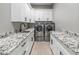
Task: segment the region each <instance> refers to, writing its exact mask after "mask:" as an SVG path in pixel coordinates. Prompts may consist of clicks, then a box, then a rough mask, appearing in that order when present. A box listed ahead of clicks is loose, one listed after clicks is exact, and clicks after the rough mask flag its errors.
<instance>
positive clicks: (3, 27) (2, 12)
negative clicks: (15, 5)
mask: <svg viewBox="0 0 79 59" xmlns="http://www.w3.org/2000/svg"><path fill="white" fill-rule="evenodd" d="M10 11H11V10H10V4H7V3H2V4H1V3H0V33H3V32H9V31H13V26H12V24H11V22H10V21H11V18H10V16H11V13H10Z"/></svg>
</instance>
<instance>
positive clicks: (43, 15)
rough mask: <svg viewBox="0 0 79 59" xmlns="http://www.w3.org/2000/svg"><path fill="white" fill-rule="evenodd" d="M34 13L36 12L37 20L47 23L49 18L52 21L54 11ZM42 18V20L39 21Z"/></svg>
mask: <svg viewBox="0 0 79 59" xmlns="http://www.w3.org/2000/svg"><path fill="white" fill-rule="evenodd" d="M33 11H34V12H35V13H34V15H35V20H38V21H40V20H42V21H46V20H47V18H49V20H52V18H53V17H52V14H53V13H52V9H33ZM39 18H40V20H39Z"/></svg>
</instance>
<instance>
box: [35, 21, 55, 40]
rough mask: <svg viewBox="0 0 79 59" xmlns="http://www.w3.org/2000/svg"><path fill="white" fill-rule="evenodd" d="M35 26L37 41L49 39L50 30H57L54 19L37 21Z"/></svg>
mask: <svg viewBox="0 0 79 59" xmlns="http://www.w3.org/2000/svg"><path fill="white" fill-rule="evenodd" d="M34 28H35V31H34V33H35V34H34V36H35V41H49V40H50V31H55V23H54V22H52V21H36V22H35V26H34Z"/></svg>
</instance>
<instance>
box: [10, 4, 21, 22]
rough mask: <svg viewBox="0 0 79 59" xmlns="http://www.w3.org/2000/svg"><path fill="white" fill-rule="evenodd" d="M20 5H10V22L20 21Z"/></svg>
mask: <svg viewBox="0 0 79 59" xmlns="http://www.w3.org/2000/svg"><path fill="white" fill-rule="evenodd" d="M21 16H22V15H21V4H19V3H12V4H11V21H21V20H22V19H21Z"/></svg>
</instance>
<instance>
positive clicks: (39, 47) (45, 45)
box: [31, 42, 53, 55]
mask: <svg viewBox="0 0 79 59" xmlns="http://www.w3.org/2000/svg"><path fill="white" fill-rule="evenodd" d="M31 55H53V53H52V51H51V49H50V44H49V42H35V43H34V45H33V48H32V51H31Z"/></svg>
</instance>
